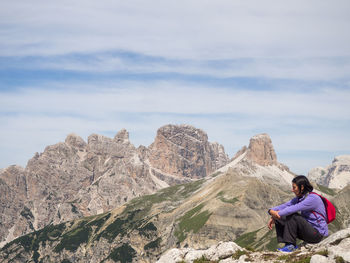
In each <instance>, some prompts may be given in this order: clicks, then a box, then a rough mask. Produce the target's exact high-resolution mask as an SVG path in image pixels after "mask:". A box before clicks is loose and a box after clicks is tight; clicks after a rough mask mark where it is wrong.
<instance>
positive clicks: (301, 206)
mask: <svg viewBox="0 0 350 263" xmlns="http://www.w3.org/2000/svg"><path fill="white" fill-rule="evenodd" d="M271 210H275V211H279V212H278V214H279V215H280V216H287V215H291V214H293V213H297V212H299V211H300V212H301V215H302V216H303V217H304V218H305V219H306V221H308V222H309V223H310V224H311V225H312V226H313V227H314V228H315V229H317V230H318V232H319V233H320V234H321V235H323V236H328V225H327V222H326V220H325V218H326V217H327V213H326V209H325V207H324V204H323V201H322V199H321V197H319V196H318V195H315V194H306V195H304V196H303V197H295V198H293V199H292V200H290V201H288V202H287V203H284V204H281V205H279V206H275V207H273V208H271ZM312 211H315V212H316V213H315V214H316V215H314V213H312ZM320 214H322V215H323V216H324V217H322V216H321V215H320Z"/></svg>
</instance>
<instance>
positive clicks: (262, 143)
mask: <svg viewBox="0 0 350 263" xmlns="http://www.w3.org/2000/svg"><path fill="white" fill-rule="evenodd" d="M247 158H248V159H250V160H252V161H253V162H255V163H257V164H259V165H262V166H267V165H277V156H276V153H275V150H274V148H273V145H272V141H271V138H270V136H269V135H268V134H266V133H263V134H258V135H255V136H253V137H252V138H251V139H250V142H249V146H248V152H247Z"/></svg>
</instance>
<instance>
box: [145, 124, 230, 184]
mask: <svg viewBox="0 0 350 263" xmlns="http://www.w3.org/2000/svg"><path fill="white" fill-rule="evenodd" d="M149 150H150V154H149V161H150V164H151V166H152V167H154V168H156V169H159V170H161V171H162V172H165V173H168V174H173V175H176V176H178V177H189V178H203V177H205V176H207V175H208V174H210V173H211V172H213V171H215V170H217V169H218V168H220V167H221V166H223V165H225V164H227V163H228V162H229V158H228V156H227V155H226V154H225V152H224V148H223V146H221V145H219V144H217V143H214V144H212V143H210V142H209V141H208V135H207V134H206V133H205V132H204V131H202V130H200V129H196V128H194V127H192V126H190V125H166V126H163V127H161V128H159V129H158V131H157V136H156V138H155V141H154V143H152V144H151V145H150V147H149Z"/></svg>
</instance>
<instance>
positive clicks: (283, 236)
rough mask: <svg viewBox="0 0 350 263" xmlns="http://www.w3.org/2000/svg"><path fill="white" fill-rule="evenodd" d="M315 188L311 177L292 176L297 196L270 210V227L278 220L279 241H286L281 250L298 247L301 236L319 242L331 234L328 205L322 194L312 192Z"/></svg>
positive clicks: (306, 239) (289, 250) (293, 187)
mask: <svg viewBox="0 0 350 263" xmlns="http://www.w3.org/2000/svg"><path fill="white" fill-rule="evenodd" d="M312 190H313V187H312V185H311V184H310V182H309V180H308V179H307V178H306V177H305V176H304V175H299V176H297V177H295V178H294V179H293V180H292V192H293V193H294V194H295V195H296V197H295V198H293V199H292V200H290V201H288V202H286V203H284V204H281V205H279V206H276V207H273V208H271V209H269V210H268V213H269V214H270V215H271V218H270V220H269V222H268V225H267V226H268V228H269V229H270V230H272V226H273V224H275V226H276V234H277V241H278V242H279V243H285V246H284V247H283V248H279V249H278V250H279V251H282V252H292V251H294V250H296V249H297V248H298V247H297V245H296V239H297V238H298V239H301V240H303V241H305V242H307V243H318V242H320V241H321V240H322V238H323V237H325V236H328V225H327V222H326V219H325V218H326V216H327V214H326V209H325V206H324V204H323V201H322V199H321V197H319V196H318V195H316V194H310V192H312ZM298 212H300V213H298Z"/></svg>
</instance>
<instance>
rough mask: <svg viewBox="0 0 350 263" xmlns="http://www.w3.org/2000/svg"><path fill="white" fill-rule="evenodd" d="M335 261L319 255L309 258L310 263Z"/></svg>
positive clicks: (332, 262) (330, 262)
mask: <svg viewBox="0 0 350 263" xmlns="http://www.w3.org/2000/svg"><path fill="white" fill-rule="evenodd" d="M334 262H335V260H333V259H330V258H328V257H324V256H321V255H313V256H312V257H311V260H310V263H334Z"/></svg>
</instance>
